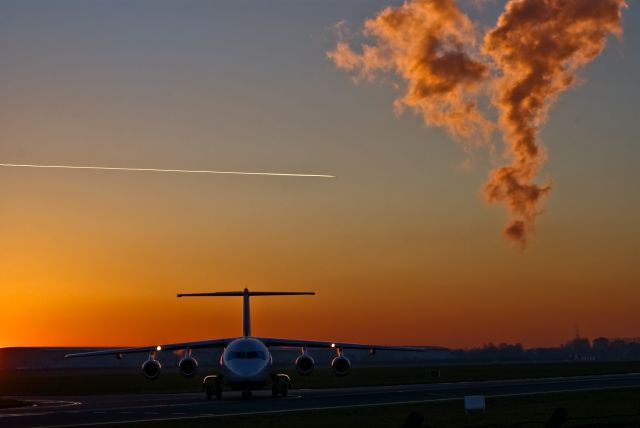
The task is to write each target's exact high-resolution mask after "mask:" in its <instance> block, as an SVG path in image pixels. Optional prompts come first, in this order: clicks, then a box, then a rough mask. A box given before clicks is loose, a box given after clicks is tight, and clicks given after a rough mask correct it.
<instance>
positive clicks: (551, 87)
mask: <svg viewBox="0 0 640 428" xmlns="http://www.w3.org/2000/svg"><path fill="white" fill-rule="evenodd" d="M623 6H624V1H623V0H511V1H510V2H509V3H508V4H507V6H506V9H505V11H504V13H503V14H502V16H501V17H500V19H499V20H498V24H497V25H496V27H495V28H493V29H492V30H491V31H489V32H488V33H487V34H486V36H485V38H484V45H483V51H484V52H485V53H486V54H488V55H490V56H491V58H492V59H493V60H494V61H495V65H496V66H497V68H498V69H499V70H500V72H501V76H500V77H498V80H497V82H496V86H495V88H496V91H495V96H494V99H493V101H494V104H495V105H496V107H497V108H498V110H499V112H500V125H501V128H502V130H503V133H504V140H505V142H506V143H507V145H508V150H509V156H510V158H511V163H510V164H509V165H507V166H503V167H500V168H497V169H495V170H494V171H492V172H491V174H490V178H489V182H488V183H487V184H486V185H485V188H484V190H485V195H486V197H487V200H488V201H489V202H504V203H505V204H506V205H507V207H508V208H509V211H510V214H511V217H512V219H511V222H510V224H509V225H508V226H507V228H506V229H505V234H506V235H507V236H508V237H509V238H512V239H514V240H516V241H518V242H520V243H522V244H524V243H526V238H527V234H528V232H529V231H530V230H531V228H532V227H533V224H534V220H535V217H536V215H537V214H538V213H539V211H540V209H539V207H538V205H539V201H540V199H541V198H542V197H543V196H544V195H545V194H547V193H548V192H549V191H550V189H551V188H550V186H549V185H548V184H546V185H539V184H536V183H534V181H533V180H534V178H535V177H536V175H537V173H538V170H539V168H540V166H541V164H542V162H543V161H544V158H545V156H544V152H543V151H542V150H541V148H540V146H539V143H538V141H537V137H538V129H539V127H540V125H541V124H542V123H543V122H544V121H545V120H546V117H547V111H548V110H549V108H550V106H551V105H552V104H553V102H554V101H555V100H556V98H557V97H558V94H560V93H561V92H562V91H564V90H566V89H567V88H569V87H570V86H571V85H572V84H573V83H575V81H576V76H575V71H576V70H577V69H578V68H579V67H581V66H583V65H584V64H586V63H588V62H589V61H591V60H593V59H594V58H595V57H596V56H597V55H598V54H599V53H600V52H601V51H602V50H603V49H604V47H605V44H606V40H607V36H608V35H609V34H610V33H620V32H621V30H622V26H621V8H622V7H623Z"/></svg>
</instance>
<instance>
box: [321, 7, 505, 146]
mask: <svg viewBox="0 0 640 428" xmlns="http://www.w3.org/2000/svg"><path fill="white" fill-rule="evenodd" d="M364 35H365V36H367V37H370V38H371V39H373V43H372V44H363V45H362V47H361V51H360V52H356V51H355V50H353V49H351V47H350V46H349V45H348V44H347V43H346V42H345V41H343V40H340V41H339V42H338V44H337V46H336V48H335V49H334V50H332V51H330V52H328V54H327V55H328V56H329V58H330V59H331V60H332V61H333V62H334V63H335V65H336V66H337V67H338V68H340V69H343V70H347V71H352V72H354V73H356V78H357V79H368V80H371V79H373V78H374V77H375V74H376V73H377V72H392V73H395V74H396V75H397V76H399V77H400V78H401V79H402V81H403V82H404V85H405V87H404V89H403V94H402V96H401V97H400V98H398V99H397V100H396V102H395V109H396V111H397V112H402V110H403V109H404V108H406V107H409V108H411V109H413V110H414V111H416V112H417V113H419V114H421V115H422V117H423V118H424V121H425V123H426V124H427V125H429V126H439V127H444V128H446V129H447V130H448V131H449V133H450V134H451V135H452V136H454V137H455V138H457V139H461V140H464V141H473V142H476V143H478V142H484V141H487V139H488V137H489V134H490V133H491V130H492V128H493V126H492V124H491V122H490V121H489V120H487V119H486V118H485V117H484V116H483V114H482V113H481V112H480V111H479V109H478V107H477V105H476V102H475V98H476V97H475V93H476V91H477V90H478V89H479V87H480V84H481V83H482V82H483V81H484V80H485V79H486V78H487V76H488V75H489V68H488V67H487V65H486V64H484V63H483V62H482V61H480V60H479V59H477V58H474V56H472V55H471V54H470V50H471V48H472V47H473V46H474V45H475V35H474V30H473V24H472V23H471V21H470V20H469V19H468V18H467V16H465V15H464V14H463V13H461V12H460V10H459V9H458V8H457V6H456V4H455V3H454V2H453V0H436V1H424V0H423V1H408V2H405V3H404V4H403V5H402V6H399V7H387V8H386V9H384V10H382V11H381V12H380V13H379V14H378V15H377V16H376V17H375V18H372V19H368V20H367V21H366V22H365V24H364Z"/></svg>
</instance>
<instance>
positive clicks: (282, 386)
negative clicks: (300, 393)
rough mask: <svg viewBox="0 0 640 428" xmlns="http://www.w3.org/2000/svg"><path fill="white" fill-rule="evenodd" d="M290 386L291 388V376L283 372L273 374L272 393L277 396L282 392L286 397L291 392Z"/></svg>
mask: <svg viewBox="0 0 640 428" xmlns="http://www.w3.org/2000/svg"><path fill="white" fill-rule="evenodd" d="M289 388H291V378H289V376H287V375H286V374H283V373H278V374H273V375H271V395H272V396H273V397H277V396H278V394H280V395H281V396H283V397H286V396H287V395H288V394H289Z"/></svg>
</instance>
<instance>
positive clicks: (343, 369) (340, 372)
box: [331, 355, 351, 376]
mask: <svg viewBox="0 0 640 428" xmlns="http://www.w3.org/2000/svg"><path fill="white" fill-rule="evenodd" d="M331 368H332V369H333V372H334V373H335V374H336V376H344V375H346V374H347V373H348V372H349V369H350V368H351V361H349V359H348V358H347V357H345V356H344V355H339V356H337V357H335V358H334V359H333V361H331Z"/></svg>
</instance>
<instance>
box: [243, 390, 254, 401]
mask: <svg viewBox="0 0 640 428" xmlns="http://www.w3.org/2000/svg"><path fill="white" fill-rule="evenodd" d="M251 395H252V394H251V391H242V395H241V397H242V399H243V400H248V399H249V398H251Z"/></svg>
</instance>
